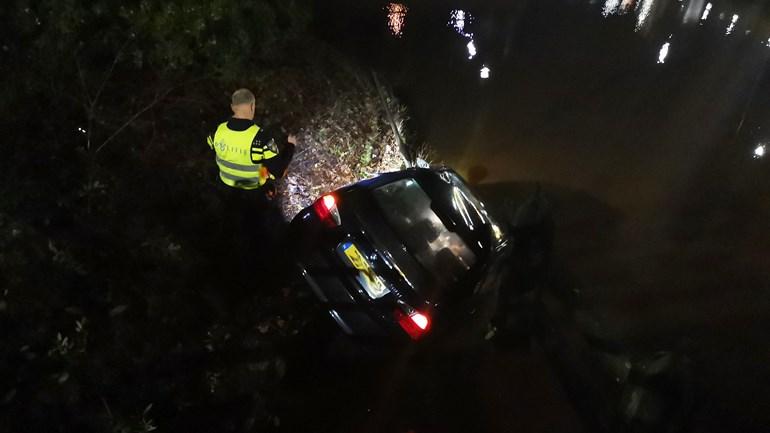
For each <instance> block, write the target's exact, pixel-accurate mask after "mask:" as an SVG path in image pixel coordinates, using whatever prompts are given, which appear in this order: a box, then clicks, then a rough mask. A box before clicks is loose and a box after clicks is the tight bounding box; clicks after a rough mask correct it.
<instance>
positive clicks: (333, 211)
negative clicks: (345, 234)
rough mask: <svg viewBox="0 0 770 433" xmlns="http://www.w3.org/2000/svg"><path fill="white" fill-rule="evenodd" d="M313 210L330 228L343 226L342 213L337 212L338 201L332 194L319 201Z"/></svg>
mask: <svg viewBox="0 0 770 433" xmlns="http://www.w3.org/2000/svg"><path fill="white" fill-rule="evenodd" d="M313 208H314V209H315V213H316V214H317V215H318V219H320V220H321V221H323V223H324V224H326V225H327V226H328V227H335V226H338V225H340V224H341V220H340V212H339V210H337V199H336V198H334V196H333V195H331V194H326V195H325V196H323V197H321V198H320V199H318V200H317V201H316V202H315V203H314V204H313Z"/></svg>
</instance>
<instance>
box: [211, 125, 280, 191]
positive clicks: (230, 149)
mask: <svg viewBox="0 0 770 433" xmlns="http://www.w3.org/2000/svg"><path fill="white" fill-rule="evenodd" d="M259 130H260V128H259V126H257V125H251V126H250V127H249V128H248V129H246V130H245V131H233V130H232V129H230V128H228V127H227V122H223V123H221V124H220V125H219V126H218V127H217V130H216V132H215V133H214V136H213V137H211V136H209V137H208V144H209V146H210V147H211V148H212V149H214V152H216V162H217V166H218V167H219V178H220V179H221V180H222V182H224V184H225V185H228V186H231V187H234V188H241V189H257V188H259V187H261V186H262V185H264V184H265V182H267V180H268V179H275V176H273V175H272V174H271V173H269V172H268V170H267V167H265V166H264V165H263V164H262V163H260V161H263V160H267V159H270V158H273V157H275V156H276V155H277V153H276V152H273V151H272V150H270V149H266V148H264V147H260V146H252V145H253V144H254V138H255V137H256V136H257V134H258V133H259Z"/></svg>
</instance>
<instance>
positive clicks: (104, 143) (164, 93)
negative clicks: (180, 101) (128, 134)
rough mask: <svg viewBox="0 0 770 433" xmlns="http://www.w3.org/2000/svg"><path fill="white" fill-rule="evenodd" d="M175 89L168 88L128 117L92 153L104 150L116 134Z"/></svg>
mask: <svg viewBox="0 0 770 433" xmlns="http://www.w3.org/2000/svg"><path fill="white" fill-rule="evenodd" d="M177 87H178V86H177ZM177 87H172V88H170V89H168V90H166V91H165V92H163V93H162V94H160V95H158V96H156V97H155V99H153V100H152V102H150V103H149V104H147V105H145V107H144V108H142V109H141V110H139V111H137V112H136V113H134V115H133V116H131V117H130V118H129V119H128V120H127V121H126V122H125V123H123V125H121V126H120V128H118V129H116V130H115V132H113V133H112V135H110V136H109V137H107V139H106V140H104V142H103V143H102V144H100V145H99V147H97V148H96V151H95V152H94V153H99V151H100V150H102V149H103V148H104V146H106V145H107V144H108V143H109V142H110V141H112V139H113V138H115V137H116V136H117V135H118V134H120V133H121V132H122V131H123V130H124V129H126V128H127V127H128V126H129V125H131V124H132V123H134V121H135V120H136V119H138V118H139V116H141V115H142V114H144V113H146V112H147V111H148V110H150V109H151V108H152V107H154V106H155V105H157V104H158V103H159V102H160V101H162V100H163V99H165V97H166V96H168V94H169V93H171V92H172V91H173V90H174V89H176V88H177Z"/></svg>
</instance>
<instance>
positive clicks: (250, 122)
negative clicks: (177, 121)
mask: <svg viewBox="0 0 770 433" xmlns="http://www.w3.org/2000/svg"><path fill="white" fill-rule="evenodd" d="M255 104H256V98H255V97H254V94H253V93H252V92H251V91H250V90H249V89H238V90H236V91H235V92H233V96H232V102H231V105H230V108H231V109H232V111H233V116H232V117H231V118H230V119H229V120H228V121H226V122H223V123H221V124H220V125H219V126H218V127H217V129H216V131H215V132H214V133H213V134H211V135H209V136H208V139H207V141H208V144H209V146H210V147H211V148H212V149H213V150H214V152H216V162H217V166H218V167H219V178H220V179H221V180H222V182H223V183H224V184H225V185H227V186H229V187H233V188H238V189H241V190H256V189H262V190H265V195H266V196H267V197H268V198H272V197H273V195H274V194H275V186H274V185H273V182H274V181H275V180H276V179H277V178H281V177H283V175H284V174H285V172H286V168H287V167H288V165H289V162H290V161H291V158H292V156H293V155H294V146H295V144H296V139H295V137H294V136H293V135H289V136H288V137H287V139H286V140H285V141H284V142H283V145H282V146H281V148H280V149H279V148H278V146H277V145H276V141H275V137H274V136H273V134H270V133H268V132H267V131H265V130H264V129H263V128H261V127H259V126H258V125H257V124H256V123H254V110H255ZM275 135H278V134H275Z"/></svg>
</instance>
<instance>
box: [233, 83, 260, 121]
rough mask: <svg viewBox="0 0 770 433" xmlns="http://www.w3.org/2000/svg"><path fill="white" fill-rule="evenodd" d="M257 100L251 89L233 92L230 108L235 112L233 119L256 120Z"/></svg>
mask: <svg viewBox="0 0 770 433" xmlns="http://www.w3.org/2000/svg"><path fill="white" fill-rule="evenodd" d="M255 104H256V98H254V94H253V93H251V90H249V89H238V90H236V91H235V92H233V98H232V102H231V103H230V108H231V109H232V110H233V117H235V118H237V119H248V120H254V109H255Z"/></svg>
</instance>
